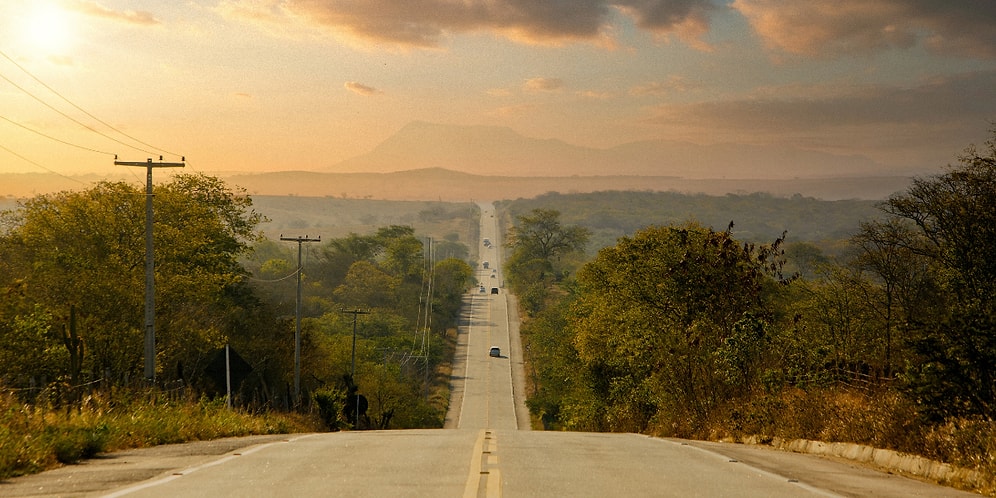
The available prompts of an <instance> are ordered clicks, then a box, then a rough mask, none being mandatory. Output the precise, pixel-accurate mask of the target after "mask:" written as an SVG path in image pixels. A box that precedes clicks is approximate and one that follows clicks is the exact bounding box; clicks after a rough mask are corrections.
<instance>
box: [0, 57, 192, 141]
mask: <svg viewBox="0 0 996 498" xmlns="http://www.w3.org/2000/svg"><path fill="white" fill-rule="evenodd" d="M0 55H2V56H3V57H4V58H5V59H7V60H8V61H10V63H11V64H13V65H14V66H16V67H17V68H18V69H20V70H21V71H22V72H24V74H27V75H28V76H30V77H31V79H33V80H35V81H36V82H38V84H39V85H41V86H43V87H45V88H46V89H47V90H48V91H50V92H52V93H53V94H55V95H56V96H58V97H59V98H60V99H62V100H63V101H65V102H66V103H67V104H69V105H71V106H73V107H74V108H76V110H78V111H80V112H82V113H83V114H86V115H87V116H89V117H90V118H91V119H93V120H94V121H97V122H98V123H100V124H102V125H104V126H106V127H108V128H109V129H111V130H113V131H115V132H116V133H118V134H120V135H122V136H124V137H127V138H129V139H131V140H134V141H135V142H137V143H139V144H142V145H144V146H146V147H149V148H151V149H153V150H156V151H158V152H164V153H166V154H170V155H173V156H180V154H177V153H175V152H170V151H168V150H166V149H162V148H160V147H156V146H155V145H151V144H148V143H145V142H143V141H141V140H139V139H137V138H135V137H133V136H131V135H129V134H127V133H125V132H123V131H121V130H119V129H117V128H115V127H114V126H112V125H111V124H109V123H108V122H106V121H104V120H102V119H100V118H98V117H97V116H94V115H93V114H91V113H90V112H88V111H87V110H86V109H83V108H82V107H80V106H78V105H76V103H74V102H73V101H71V100H69V99H68V98H67V97H66V96H65V95H63V94H61V93H59V92H58V91H56V90H55V89H54V88H52V87H50V86H48V85H47V84H46V83H45V82H44V81H42V80H41V79H40V78H38V77H37V76H35V75H34V74H32V73H31V71H28V70H27V69H26V68H24V66H22V65H20V64H18V63H17V62H16V61H15V60H14V59H12V58H11V57H10V56H9V55H7V54H6V53H4V51H3V50H0ZM4 79H7V78H6V77H4ZM7 81H8V82H9V81H10V80H9V79H7ZM11 84H13V83H11ZM14 86H17V85H14ZM18 88H20V87H18ZM21 91H24V90H23V89H22V90H21ZM25 93H27V92H25ZM29 95H30V94H29ZM32 97H34V96H33V95H32ZM36 100H37V98H36ZM43 103H44V102H43ZM45 105H48V104H45ZM49 107H51V106H49ZM60 114H61V113H60ZM73 121H74V122H77V123H79V122H78V121H75V120H73ZM87 128H88V129H90V130H91V131H94V132H96V130H93V129H92V128H89V127H87ZM97 133H99V132H97ZM101 135H102V136H104V137H107V135H103V134H101ZM107 138H110V137H107ZM111 140H114V139H113V138H112V139H111ZM115 141H117V140H115ZM118 143H122V142H118ZM122 145H127V144H123V143H122ZM127 146H128V147H132V148H133V149H135V150H140V151H142V152H146V153H150V154H151V152H149V151H146V150H142V149H139V148H137V147H133V146H131V145H127Z"/></svg>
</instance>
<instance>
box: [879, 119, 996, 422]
mask: <svg viewBox="0 0 996 498" xmlns="http://www.w3.org/2000/svg"><path fill="white" fill-rule="evenodd" d="M959 161H960V165H958V166H949V167H948V169H947V171H946V172H945V173H943V174H940V175H936V176H934V177H929V178H917V179H915V180H914V181H913V185H912V186H911V187H910V188H909V190H908V191H907V192H905V193H902V194H898V195H895V196H893V197H892V198H890V199H889V200H888V202H887V203H886V205H885V207H884V209H885V211H886V212H887V213H888V214H890V215H892V216H894V217H897V218H900V219H903V220H908V221H909V222H912V223H913V224H914V225H915V226H916V228H917V232H916V237H915V238H912V237H911V239H910V240H908V244H907V247H908V248H909V249H910V250H912V251H915V252H917V253H918V254H919V255H921V256H923V257H924V258H926V259H927V260H928V261H929V262H930V264H931V266H932V270H933V271H934V275H936V276H937V280H938V286H939V288H940V289H943V291H944V295H943V296H941V295H939V296H938V297H945V296H946V298H947V299H946V313H944V315H943V316H940V317H937V318H935V319H933V320H930V321H929V322H926V323H924V324H923V325H922V326H921V329H922V330H921V331H920V333H919V334H918V337H916V338H915V339H914V350H915V352H916V353H917V354H918V355H919V359H918V361H916V362H915V363H914V364H913V365H912V367H911V371H910V372H909V378H910V380H911V382H910V384H909V385H910V387H911V389H912V392H913V394H914V396H915V397H916V398H917V400H918V401H919V402H921V403H923V406H925V407H926V408H927V410H926V413H925V414H926V415H928V416H930V417H934V418H946V417H950V416H983V417H989V418H992V417H994V416H996V334H994V333H993V331H994V330H996V309H994V306H996V305H994V303H996V258H994V257H993V247H996V129H993V130H992V137H991V138H990V139H989V140H988V141H987V142H986V147H985V149H984V150H982V151H979V150H978V149H977V148H976V147H974V146H972V147H969V148H968V149H967V150H966V151H965V153H964V154H963V155H962V156H960V157H959Z"/></svg>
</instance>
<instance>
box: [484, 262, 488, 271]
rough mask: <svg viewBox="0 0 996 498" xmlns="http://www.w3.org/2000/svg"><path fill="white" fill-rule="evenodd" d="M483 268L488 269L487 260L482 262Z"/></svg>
mask: <svg viewBox="0 0 996 498" xmlns="http://www.w3.org/2000/svg"><path fill="white" fill-rule="evenodd" d="M484 269H485V270H487V269H488V262H487V261H485V262H484Z"/></svg>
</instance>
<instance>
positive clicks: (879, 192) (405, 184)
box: [0, 168, 910, 210]
mask: <svg viewBox="0 0 996 498" xmlns="http://www.w3.org/2000/svg"><path fill="white" fill-rule="evenodd" d="M218 176H219V177H220V178H222V179H223V180H225V181H226V182H228V183H229V184H231V185H232V186H233V187H239V188H244V189H245V190H246V192H248V193H249V194H251V195H277V196H280V195H288V196H300V197H338V198H350V199H390V200H426V201H449V202H467V201H470V200H502V199H518V198H531V197H535V196H538V195H541V194H545V193H548V192H559V193H563V194H570V193H576V192H599V191H608V190H616V191H662V192H663V191H671V192H681V193H689V194H699V193H701V194H708V195H725V194H730V193H753V192H765V193H769V194H772V195H776V196H792V195H795V194H799V195H802V196H806V197H815V198H817V199H823V200H840V199H871V200H882V199H885V198H887V197H888V196H889V195H891V194H893V193H895V192H898V191H902V190H905V189H906V188H907V187H908V186H909V184H910V177H909V176H873V175H869V176H862V177H846V176H839V177H834V178H801V177H800V178H789V179H736V178H728V179H722V178H719V179H717V178H711V179H687V178H678V177H674V176H635V175H606V176H581V175H573V176H567V177H558V176H517V177H514V176H487V175H475V174H471V173H464V172H458V171H451V170H446V169H442V168H427V169H420V170H407V171H399V172H396V173H320V172H316V171H273V172H268V173H231V174H225V173H219V174H218ZM102 180H107V181H127V182H134V181H135V179H134V178H133V177H123V176H120V175H108V176H104V177H101V176H98V175H85V176H80V177H67V176H61V175H55V174H52V173H39V174H36V173H31V174H24V173H0V210H2V209H5V208H8V207H13V206H14V204H15V198H25V197H32V196H34V195H38V194H44V193H49V192H57V191H61V190H78V189H81V188H89V187H90V186H92V184H93V182H97V181H102ZM5 196H10V197H5Z"/></svg>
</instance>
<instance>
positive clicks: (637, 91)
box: [629, 76, 696, 97]
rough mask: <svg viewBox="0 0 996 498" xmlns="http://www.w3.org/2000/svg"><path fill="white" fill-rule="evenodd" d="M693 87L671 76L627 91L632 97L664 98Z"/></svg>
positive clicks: (683, 79) (680, 78) (681, 78)
mask: <svg viewBox="0 0 996 498" xmlns="http://www.w3.org/2000/svg"><path fill="white" fill-rule="evenodd" d="M695 86H696V85H694V84H692V83H690V82H689V81H688V80H687V79H685V78H684V77H682V76H671V77H670V78H668V79H667V80H665V81H650V82H647V83H643V84H640V85H636V86H634V87H632V88H630V89H629V94H630V95H632V96H634V97H639V96H645V95H651V96H664V95H669V94H672V93H682V92H686V91H688V90H690V89H692V88H694V87H695Z"/></svg>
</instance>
